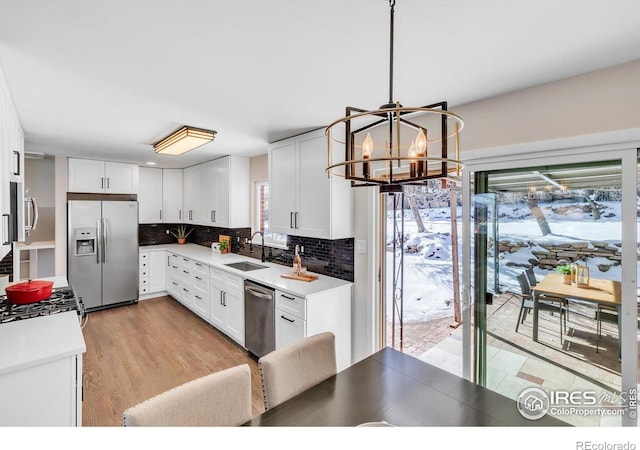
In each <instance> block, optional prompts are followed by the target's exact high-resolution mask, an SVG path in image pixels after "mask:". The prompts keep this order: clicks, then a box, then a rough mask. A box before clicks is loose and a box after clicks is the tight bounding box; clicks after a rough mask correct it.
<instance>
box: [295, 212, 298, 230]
mask: <svg viewBox="0 0 640 450" xmlns="http://www.w3.org/2000/svg"><path fill="white" fill-rule="evenodd" d="M295 217H296V220H295V224H296V226H295V228H296V229H298V213H297V212H296V214H295Z"/></svg>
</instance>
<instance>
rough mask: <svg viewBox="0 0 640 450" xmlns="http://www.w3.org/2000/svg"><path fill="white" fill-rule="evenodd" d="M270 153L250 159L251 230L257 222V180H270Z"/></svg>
mask: <svg viewBox="0 0 640 450" xmlns="http://www.w3.org/2000/svg"><path fill="white" fill-rule="evenodd" d="M268 161H269V158H268V155H267V154H266V153H265V154H264V155H259V156H254V157H253V158H251V159H249V183H250V185H251V186H250V189H251V231H252V232H253V231H255V230H254V229H253V224H254V223H256V189H255V183H256V181H268V180H269V168H268Z"/></svg>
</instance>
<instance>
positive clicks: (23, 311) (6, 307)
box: [0, 287, 85, 323]
mask: <svg viewBox="0 0 640 450" xmlns="http://www.w3.org/2000/svg"><path fill="white" fill-rule="evenodd" d="M65 311H77V313H78V316H80V318H81V319H82V318H84V316H85V310H84V303H83V302H82V298H80V297H78V296H77V295H76V294H75V292H74V291H73V288H70V287H63V288H54V289H53V290H52V291H51V296H50V297H49V298H48V299H46V300H42V301H39V302H35V303H28V304H26V305H13V304H10V303H9V302H8V301H7V296H6V295H0V323H7V322H13V321H16V320H22V319H31V318H33V317H40V316H48V315H51V314H57V313H61V312H65Z"/></svg>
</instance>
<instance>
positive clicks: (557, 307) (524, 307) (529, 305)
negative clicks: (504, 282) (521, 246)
mask: <svg viewBox="0 0 640 450" xmlns="http://www.w3.org/2000/svg"><path fill="white" fill-rule="evenodd" d="M517 278H518V284H520V295H521V297H522V303H521V304H520V312H519V314H518V322H517V323H516V333H517V332H518V328H519V327H520V324H521V323H524V321H525V319H526V318H527V313H528V312H529V311H533V293H532V292H531V287H530V286H529V281H528V280H527V274H526V273H525V272H523V273H521V274H519V275H518V276H517ZM538 310H540V311H549V312H551V313H554V312H557V313H558V316H559V317H560V344H562V333H563V328H562V326H563V324H564V330H566V329H567V317H566V315H565V313H566V308H565V306H564V299H563V298H560V297H546V296H542V295H541V296H539V297H538Z"/></svg>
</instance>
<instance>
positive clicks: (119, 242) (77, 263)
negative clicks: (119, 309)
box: [67, 200, 138, 310]
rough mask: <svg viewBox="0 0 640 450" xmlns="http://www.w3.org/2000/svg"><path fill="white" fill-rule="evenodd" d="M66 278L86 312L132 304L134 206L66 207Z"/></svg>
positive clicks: (95, 203) (92, 203)
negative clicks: (121, 304) (80, 298)
mask: <svg viewBox="0 0 640 450" xmlns="http://www.w3.org/2000/svg"><path fill="white" fill-rule="evenodd" d="M67 229H68V236H67V276H68V279H69V284H70V285H71V287H73V289H74V290H75V292H76V294H77V295H79V296H80V297H82V300H83V302H84V305H85V308H86V309H87V310H92V309H99V308H105V307H109V306H113V305H117V304H119V303H131V302H135V301H137V300H138V202H137V201H131V200H123V201H118V200H69V201H68V202H67Z"/></svg>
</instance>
